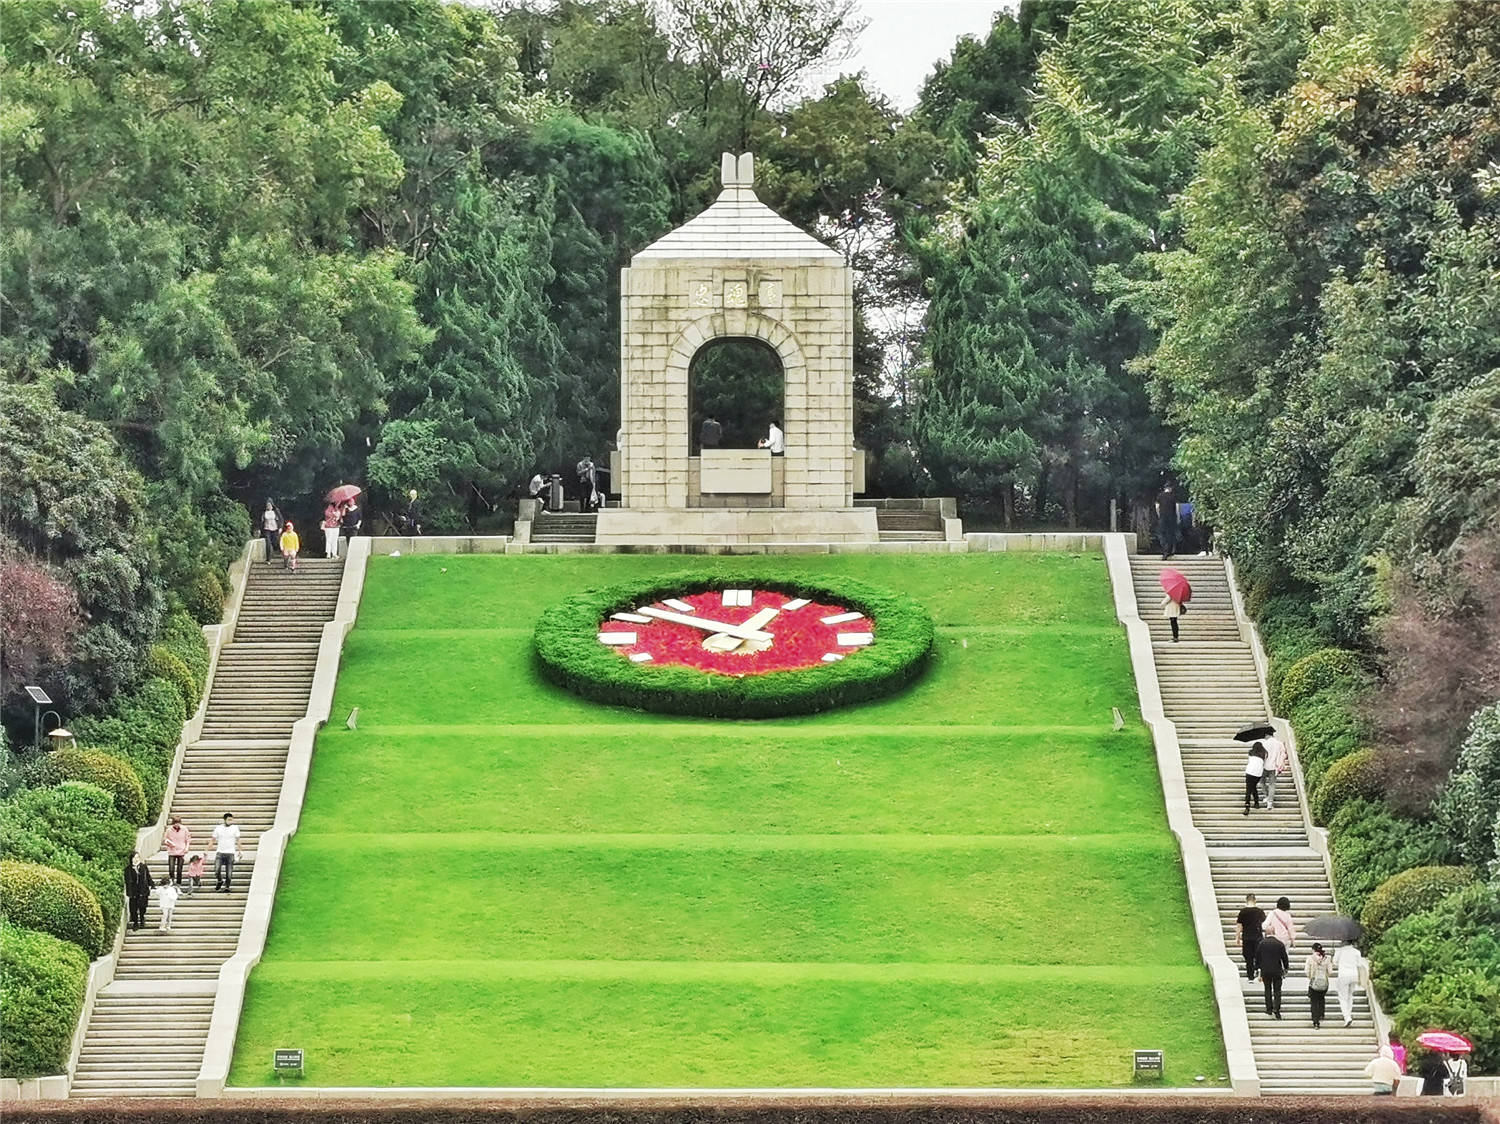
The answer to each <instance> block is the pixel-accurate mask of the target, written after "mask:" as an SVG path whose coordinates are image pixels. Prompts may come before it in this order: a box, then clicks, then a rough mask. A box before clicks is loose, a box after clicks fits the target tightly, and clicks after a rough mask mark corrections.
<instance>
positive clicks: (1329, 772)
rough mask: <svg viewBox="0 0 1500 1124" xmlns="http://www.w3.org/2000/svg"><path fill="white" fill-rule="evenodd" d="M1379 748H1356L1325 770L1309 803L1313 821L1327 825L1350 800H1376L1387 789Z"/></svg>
mask: <svg viewBox="0 0 1500 1124" xmlns="http://www.w3.org/2000/svg"><path fill="white" fill-rule="evenodd" d="M1381 765H1382V762H1381V758H1380V754H1379V751H1378V750H1374V749H1357V750H1355V751H1354V752H1353V753H1351V754H1349V755H1348V756H1346V757H1340V758H1339V759H1338V760H1337V761H1335V762H1333V764H1331V765H1329V766H1328V768H1327V769H1326V770H1324V772H1323V779H1322V780H1321V781H1319V782H1318V787H1317V789H1316V791H1314V792H1313V796H1312V803H1311V805H1310V808H1311V811H1312V816H1313V820H1314V822H1316V823H1320V824H1327V823H1328V821H1329V820H1331V819H1333V817H1334V816H1335V815H1337V814H1338V810H1339V809H1340V808H1342V807H1343V806H1344V805H1345V804H1347V803H1349V801H1351V800H1361V799H1363V800H1375V799H1377V798H1379V796H1380V795H1381V793H1382V792H1383V791H1384V789H1385V776H1384V775H1383V769H1382V767H1381Z"/></svg>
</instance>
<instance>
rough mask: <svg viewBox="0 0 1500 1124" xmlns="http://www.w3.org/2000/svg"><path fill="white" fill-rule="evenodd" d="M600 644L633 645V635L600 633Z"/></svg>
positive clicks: (628, 633) (627, 633) (626, 633)
mask: <svg viewBox="0 0 1500 1124" xmlns="http://www.w3.org/2000/svg"><path fill="white" fill-rule="evenodd" d="M599 643H601V644H634V643H635V633H633V632H601V633H600V634H599Z"/></svg>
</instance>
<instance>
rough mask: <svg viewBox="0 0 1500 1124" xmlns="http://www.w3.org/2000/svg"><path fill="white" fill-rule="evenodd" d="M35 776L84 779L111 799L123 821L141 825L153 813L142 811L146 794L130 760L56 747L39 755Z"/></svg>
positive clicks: (56, 779)
mask: <svg viewBox="0 0 1500 1124" xmlns="http://www.w3.org/2000/svg"><path fill="white" fill-rule="evenodd" d="M37 779H38V780H39V781H40V782H41V783H43V784H48V785H53V784H59V783H61V782H62V781H87V782H88V783H90V784H96V785H98V786H99V787H100V788H102V789H104V791H105V792H108V793H109V794H110V795H112V796H113V797H114V799H115V811H116V812H118V813H119V814H120V817H121V818H122V819H124V820H125V821H126V822H127V823H131V824H137V825H140V824H145V823H149V822H151V821H152V820H154V819H155V818H156V817H155V816H148V815H147V814H146V794H145V792H144V791H143V790H142V789H141V780H140V778H139V777H137V776H136V775H135V770H134V769H133V768H131V766H130V762H128V761H125V760H123V759H121V758H119V757H115V756H113V755H112V754H108V753H104V752H103V751H101V750H97V749H59V750H56V751H54V752H52V753H49V754H47V755H46V756H45V757H43V758H42V760H41V763H40V764H39V766H38V768H37Z"/></svg>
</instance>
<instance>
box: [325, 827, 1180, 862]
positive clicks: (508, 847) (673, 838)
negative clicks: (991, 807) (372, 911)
mask: <svg viewBox="0 0 1500 1124" xmlns="http://www.w3.org/2000/svg"><path fill="white" fill-rule="evenodd" d="M351 849H353V850H357V851H359V852H362V853H364V854H368V855H375V854H379V853H381V852H386V853H389V854H393V855H394V854H401V853H406V854H413V855H416V854H422V853H427V854H432V853H437V854H440V855H441V854H449V853H454V852H459V851H480V852H488V851H517V850H519V851H549V850H556V851H751V852H756V851H849V852H851V853H854V852H863V851H877V852H896V851H902V852H912V851H951V850H959V851H985V850H994V851H1004V852H1006V853H1007V854H1010V855H1016V856H1020V855H1025V856H1026V857H1028V858H1032V859H1035V858H1038V857H1049V856H1051V855H1055V854H1056V853H1059V852H1067V853H1073V852H1078V851H1107V852H1119V851H1121V850H1138V851H1146V852H1150V851H1155V850H1164V851H1167V852H1168V853H1170V851H1171V849H1170V848H1166V847H1164V846H1163V844H1162V841H1161V839H1160V838H1159V837H1158V836H1155V835H1129V834H1119V833H1116V834H1096V835H1054V836H1038V835H912V834H898V833H894V832H893V833H890V834H885V835H856V834H848V835H829V834H822V835H792V834H787V835H774V834H769V835H748V834H743V835H742V834H738V833H735V832H727V831H722V832H697V833H692V834H669V833H664V832H654V833H645V832H571V833H567V834H562V833H557V832H503V831H456V832H420V831H390V832H358V831H345V832H337V833H328V832H323V833H320V834H318V835H316V836H310V837H309V838H308V841H307V846H306V850H307V852H308V854H317V853H320V852H321V853H325V854H332V853H335V852H338V851H349V850H351Z"/></svg>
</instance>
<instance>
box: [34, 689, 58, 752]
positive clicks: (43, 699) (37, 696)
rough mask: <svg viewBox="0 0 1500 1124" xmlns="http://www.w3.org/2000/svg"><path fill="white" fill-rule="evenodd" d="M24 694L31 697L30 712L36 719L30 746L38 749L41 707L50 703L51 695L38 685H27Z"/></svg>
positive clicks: (40, 735)
mask: <svg viewBox="0 0 1500 1124" xmlns="http://www.w3.org/2000/svg"><path fill="white" fill-rule="evenodd" d="M26 694H27V695H29V696H30V697H31V707H32V712H33V715H34V717H35V720H36V724H35V727H34V729H33V733H32V738H31V748H32V749H33V750H38V749H41V748H42V707H44V706H51V705H52V696H50V695H49V694H47V692H46V691H44V690H42V689H41V688H40V687H27V688H26ZM58 724H59V725H61V724H62V718H61V716H59V717H58Z"/></svg>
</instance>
